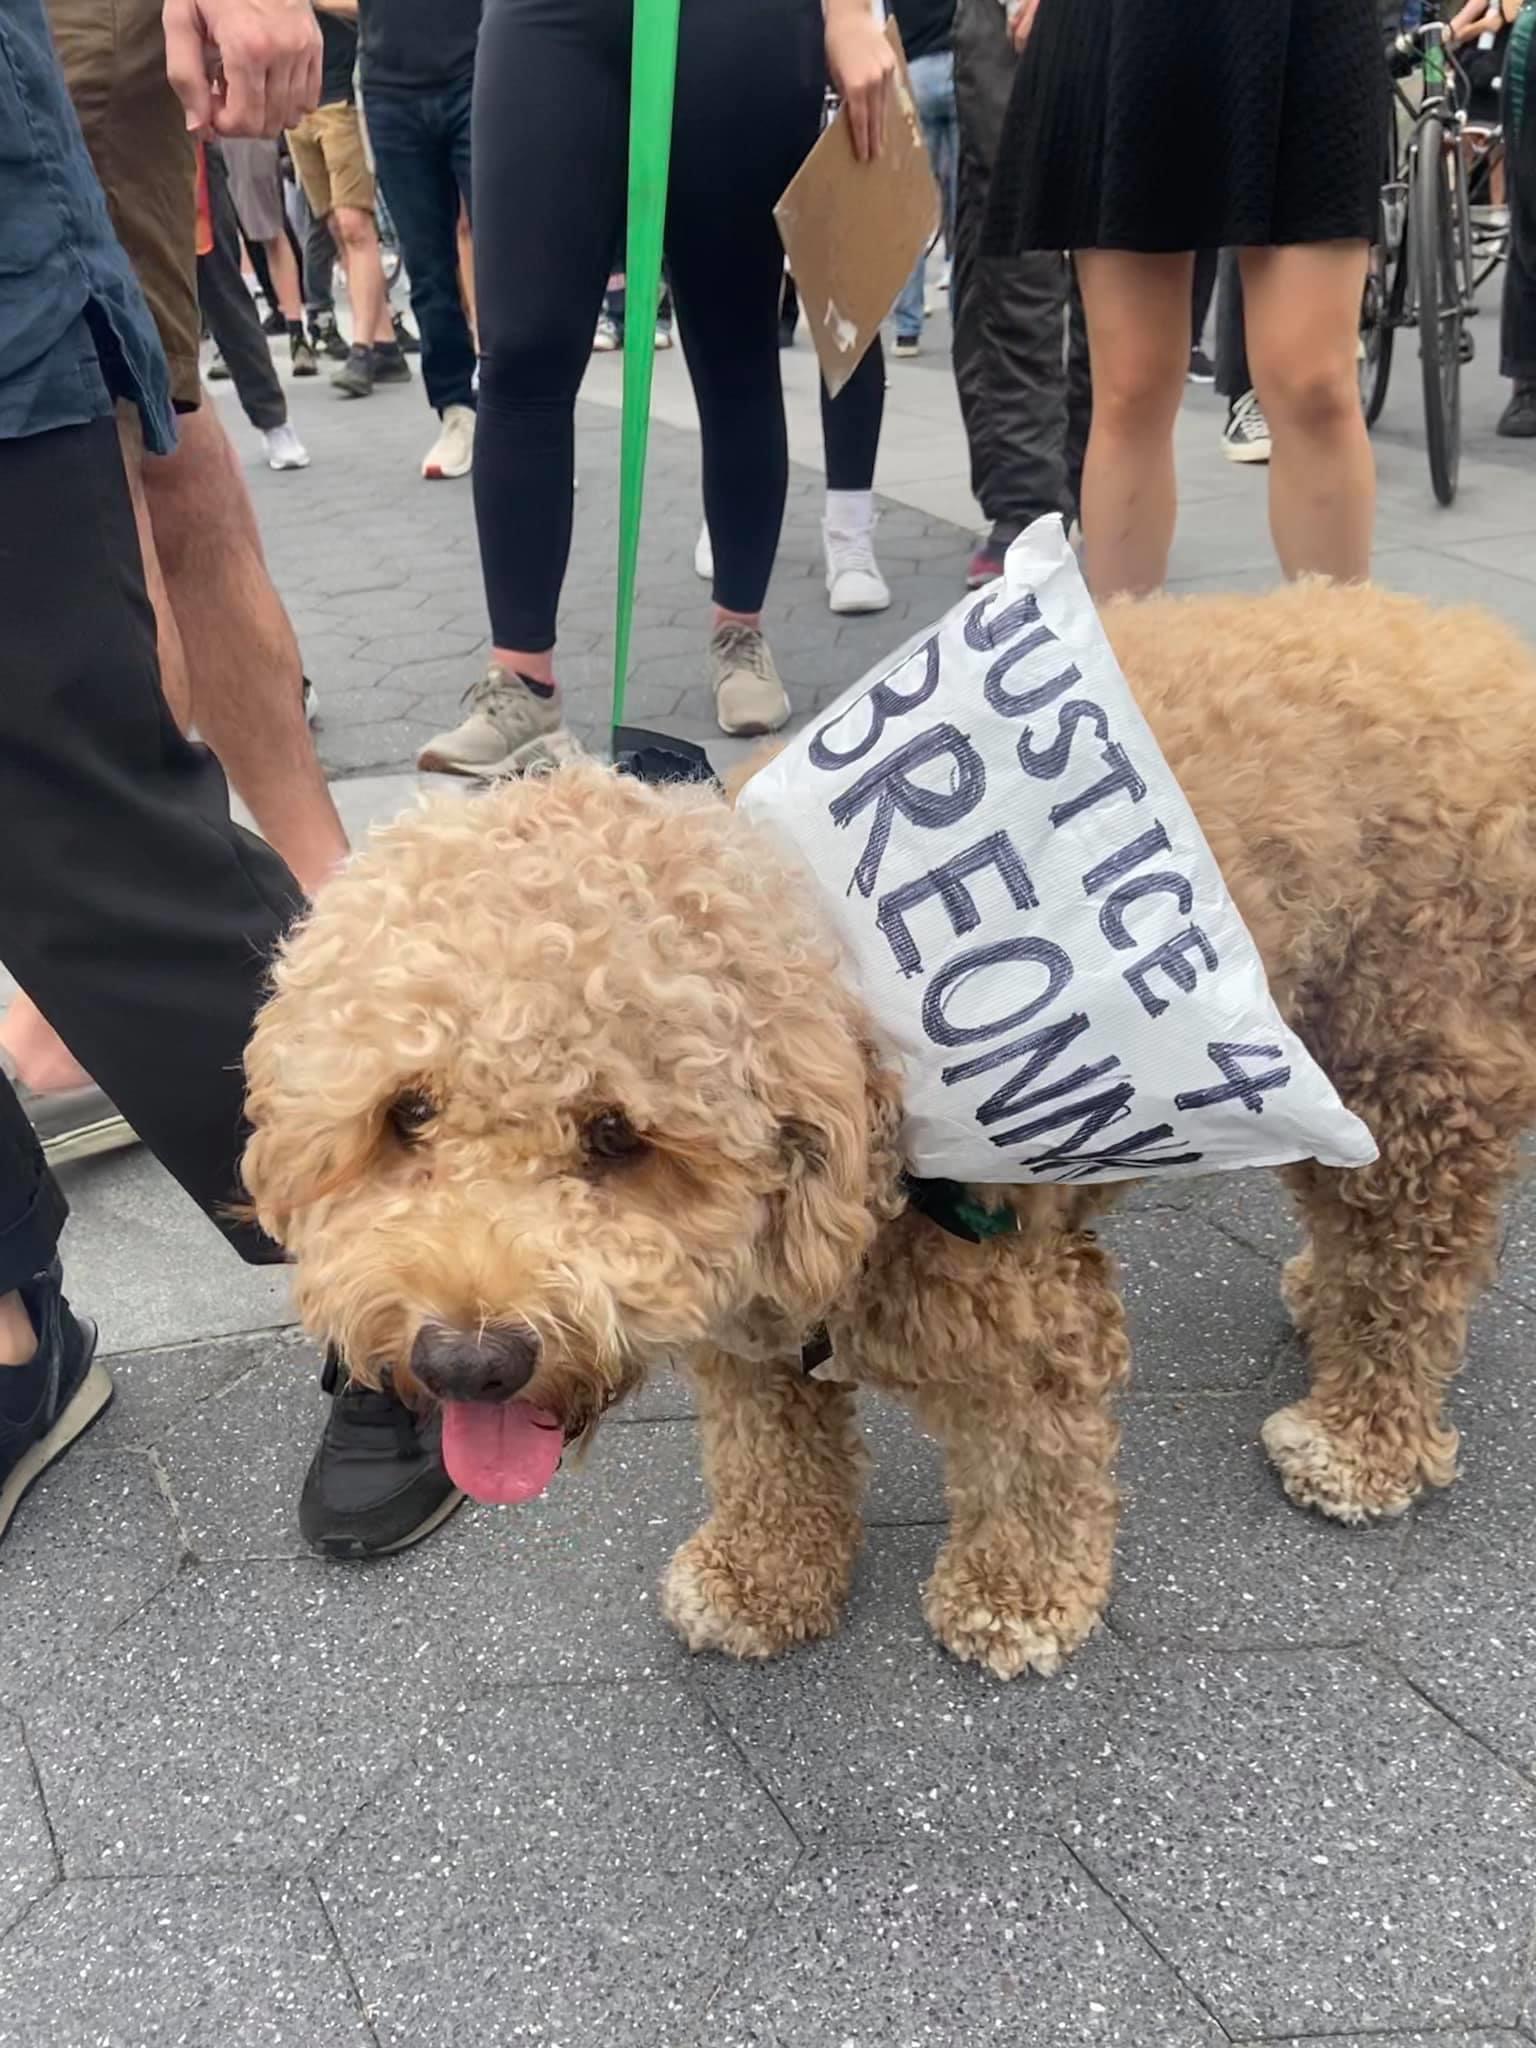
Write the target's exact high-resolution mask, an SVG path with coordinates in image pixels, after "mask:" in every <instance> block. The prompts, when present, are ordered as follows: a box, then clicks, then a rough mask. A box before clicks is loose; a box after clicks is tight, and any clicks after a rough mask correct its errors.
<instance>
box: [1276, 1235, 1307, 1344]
mask: <svg viewBox="0 0 1536 2048" xmlns="http://www.w3.org/2000/svg"><path fill="white" fill-rule="evenodd" d="M1314 1295H1315V1290H1314V1283H1313V1278H1312V1247H1311V1245H1307V1246H1306V1247H1305V1249H1304V1250H1302V1251H1299V1252H1298V1253H1297V1254H1296V1256H1295V1258H1294V1259H1290V1260H1288V1261H1287V1263H1286V1267H1285V1271H1284V1272H1283V1273H1282V1274H1281V1275H1280V1299H1281V1300H1282V1301H1283V1302H1284V1303H1285V1306H1286V1308H1287V1310H1288V1311H1289V1313H1290V1318H1291V1322H1292V1324H1293V1326H1294V1328H1295V1331H1296V1334H1297V1336H1298V1337H1310V1336H1311V1334H1312V1309H1313V1302H1314Z"/></svg>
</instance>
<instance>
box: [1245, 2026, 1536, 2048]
mask: <svg viewBox="0 0 1536 2048" xmlns="http://www.w3.org/2000/svg"><path fill="white" fill-rule="evenodd" d="M1524 2038H1525V2037H1524V2036H1523V2035H1520V2034H1516V2033H1514V2032H1513V2031H1511V2030H1510V2029H1508V2028H1505V2027H1479V2028H1477V2029H1476V2030H1475V2031H1474V2032H1472V2033H1470V2034H1467V2033H1462V2032H1461V2031H1460V2030H1457V2031H1456V2032H1453V2033H1448V2034H1441V2033H1436V2034H1342V2035H1341V2034H1308V2035H1306V2036H1304V2037H1302V2036H1297V2037H1294V2038H1292V2039H1291V2040H1289V2041H1280V2042H1276V2043H1274V2044H1273V2048H1314V2044H1316V2048H1322V2044H1323V2043H1325V2042H1326V2043H1327V2048H1519V2044H1520V2042H1521V2041H1522V2040H1524Z"/></svg>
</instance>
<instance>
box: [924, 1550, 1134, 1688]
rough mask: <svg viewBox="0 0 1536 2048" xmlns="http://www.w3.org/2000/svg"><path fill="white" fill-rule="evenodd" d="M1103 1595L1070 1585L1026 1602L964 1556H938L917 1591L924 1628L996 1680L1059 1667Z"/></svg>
mask: <svg viewBox="0 0 1536 2048" xmlns="http://www.w3.org/2000/svg"><path fill="white" fill-rule="evenodd" d="M1103 1605H1104V1601H1103V1597H1102V1596H1099V1597H1097V1598H1095V1597H1093V1596H1092V1595H1090V1594H1089V1593H1088V1592H1087V1591H1086V1589H1078V1588H1074V1589H1073V1591H1072V1592H1070V1593H1069V1594H1068V1595H1067V1596H1066V1597H1065V1598H1063V1599H1061V1600H1049V1599H1047V1600H1031V1599H1028V1598H1027V1597H1025V1595H1024V1593H1023V1592H1022V1589H1021V1588H1020V1587H1019V1586H1018V1585H1014V1586H1011V1587H1010V1588H1008V1589H1007V1590H1004V1588H1003V1586H1002V1585H1001V1584H1000V1583H998V1582H997V1581H996V1580H994V1579H993V1578H992V1576H991V1575H990V1574H989V1573H987V1572H986V1571H984V1570H978V1569H977V1567H976V1566H975V1565H974V1564H973V1563H972V1562H970V1561H969V1560H968V1559H966V1558H965V1557H964V1556H961V1557H959V1558H954V1559H951V1558H949V1557H947V1556H946V1557H941V1558H940V1559H939V1562H938V1564H937V1565H936V1566H935V1568H934V1573H933V1576H932V1578H931V1579H929V1581H928V1584H927V1586H926V1588H925V1589H924V1592H923V1614H924V1617H925V1618H926V1620H927V1623H928V1626H929V1627H930V1628H931V1629H932V1630H933V1632H934V1634H935V1635H936V1636H937V1637H938V1639H939V1641H940V1642H941V1643H942V1644H943V1645H944V1647H945V1649H946V1650H948V1651H949V1652H950V1653H951V1654H952V1655H953V1656H956V1657H960V1658H962V1659H963V1660H964V1661H965V1662H966V1663H967V1664H980V1665H981V1666H982V1668H983V1669H984V1670H987V1671H990V1672H991V1673H992V1676H993V1677H994V1678H1017V1677H1019V1676H1020V1674H1021V1673H1023V1672H1025V1671H1033V1672H1036V1673H1038V1674H1039V1676H1040V1677H1042V1678H1049V1677H1051V1676H1052V1675H1053V1674H1054V1673H1056V1672H1058V1671H1059V1670H1060V1669H1061V1667H1062V1665H1063V1664H1064V1663H1065V1661H1066V1660H1067V1658H1068V1657H1070V1656H1071V1654H1072V1652H1073V1651H1074V1650H1075V1649H1076V1648H1077V1647H1078V1645H1079V1643H1082V1642H1084V1641H1085V1640H1086V1639H1087V1638H1088V1637H1089V1636H1090V1635H1092V1633H1093V1631H1094V1630H1095V1629H1096V1628H1097V1627H1098V1625H1099V1621H1100V1618H1101V1615H1102V1612H1103Z"/></svg>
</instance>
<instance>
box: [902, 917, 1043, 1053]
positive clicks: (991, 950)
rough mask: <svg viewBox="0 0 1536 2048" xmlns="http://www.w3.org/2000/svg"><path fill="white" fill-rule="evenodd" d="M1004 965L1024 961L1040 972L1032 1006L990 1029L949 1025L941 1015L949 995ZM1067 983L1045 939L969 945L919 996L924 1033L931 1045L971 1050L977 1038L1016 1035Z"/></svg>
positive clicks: (996, 1022)
mask: <svg viewBox="0 0 1536 2048" xmlns="http://www.w3.org/2000/svg"><path fill="white" fill-rule="evenodd" d="M1005 960H1019V961H1027V962H1029V963H1030V964H1031V965H1032V966H1039V967H1043V968H1044V969H1045V972H1046V985H1045V988H1044V989H1043V991H1042V992H1041V993H1040V994H1039V995H1038V996H1036V997H1035V999H1034V1001H1033V1002H1031V1003H1026V1004H1025V1005H1024V1007H1023V1008H1022V1009H1020V1010H1015V1011H1014V1012H1013V1014H1012V1015H1011V1016H1008V1017H997V1018H994V1019H993V1021H992V1022H991V1023H990V1024H952V1023H951V1022H950V1021H949V1017H948V1015H947V1014H946V1012H945V1007H944V1005H945V1002H946V999H947V998H948V996H949V993H950V990H951V989H954V988H959V987H963V986H964V984H965V983H966V982H967V981H969V980H970V979H971V977H972V976H973V975H976V974H982V973H985V971H986V970H987V968H989V967H999V966H1001V965H1002V963H1003V962H1004V961H1005ZM1071 979H1072V962H1071V961H1070V960H1069V959H1068V958H1067V956H1066V954H1065V953H1064V952H1063V951H1062V950H1061V948H1060V946H1053V945H1052V944H1051V942H1050V940H1049V939H999V940H997V941H996V942H995V943H994V944H992V945H990V946H973V947H972V948H971V950H970V952H969V953H962V954H961V955H960V958H959V959H958V960H950V961H948V962H946V964H945V965H944V966H943V967H941V968H940V969H939V971H938V973H937V974H936V975H935V976H934V977H933V980H932V982H931V983H930V984H929V988H928V993H927V994H926V995H925V996H924V997H923V1029H924V1030H925V1031H926V1032H927V1034H928V1036H929V1037H930V1038H931V1039H932V1040H933V1042H934V1044H935V1045H974V1044H975V1042H976V1041H977V1039H979V1038H993V1037H995V1036H996V1035H997V1033H998V1032H1000V1031H1016V1030H1017V1029H1018V1027H1019V1026H1020V1025H1021V1024H1027V1023H1028V1022H1029V1020H1030V1018H1031V1017H1036V1016H1038V1015H1039V1013H1040V1012H1041V1011H1042V1010H1043V1009H1044V1008H1045V1006H1046V1004H1047V1003H1053V1002H1054V1001H1055V1000H1056V998H1057V996H1059V995H1060V994H1061V992H1062V990H1063V989H1064V988H1065V987H1066V986H1067V984H1068V982H1069V981H1071Z"/></svg>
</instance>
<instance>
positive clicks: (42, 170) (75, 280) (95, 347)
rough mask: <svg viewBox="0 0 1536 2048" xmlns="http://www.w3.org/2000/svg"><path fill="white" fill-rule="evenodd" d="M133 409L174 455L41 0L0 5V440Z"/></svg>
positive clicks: (162, 448) (138, 295)
mask: <svg viewBox="0 0 1536 2048" xmlns="http://www.w3.org/2000/svg"><path fill="white" fill-rule="evenodd" d="M117 398H126V399H129V400H131V401H132V402H133V403H134V404H136V405H137V406H138V408H139V413H140V415H141V417H142V419H143V422H144V442H145V446H146V447H148V448H151V449H153V450H155V451H156V452H157V453H159V454H165V453H166V452H168V451H169V450H170V449H171V448H173V447H174V446H175V444H176V428H175V422H174V419H173V415H172V412H171V397H170V384H169V379H168V375H167V372H166V366H165V356H164V354H163V352H162V350H161V347H160V338H159V336H158V335H157V334H156V332H155V326H154V322H153V320H152V319H151V317H150V312H149V308H148V306H147V305H146V304H145V303H144V295H143V293H142V292H141V291H140V290H139V286H138V281H137V279H136V278H135V277H134V274H133V270H132V268H131V266H130V264H129V262H128V258H127V257H126V256H125V255H124V254H123V251H122V248H121V246H120V245H119V243H118V240H117V237H116V235H114V234H113V232H112V223H111V221H110V220H109V219H108V217H107V206H106V201H105V200H104V199H103V198H102V195H101V187H100V185H99V184H98V183H97V182H96V173H95V171H94V170H93V169H92V167H91V159H90V157H89V156H88V155H87V153H86V147H85V141H84V138H83V137H82V136H81V133H80V124H79V122H78V121H77V120H76V119H75V110H74V108H73V107H72V106H71V105H70V102H69V95H68V93H67V92H66V91H65V88H64V77H63V73H62V72H61V71H60V69H59V63H58V59H57V57H56V56H55V55H54V50H53V43H52V41H51V39H50V37H49V34H48V24H47V20H46V18H45V16H44V14H43V0H0V440H7V441H13V440H18V439H20V438H21V437H22V436H23V435H27V434H45V433H48V432H49V431H50V430H51V429H53V428H55V427H67V426H79V425H81V424H82V423H83V422H84V421H86V420H94V419H101V418H102V417H104V416H105V415H107V414H109V413H110V412H111V410H112V403H113V400H114V399H117Z"/></svg>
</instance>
